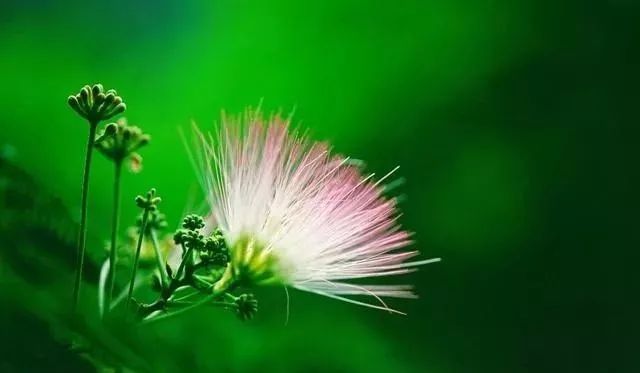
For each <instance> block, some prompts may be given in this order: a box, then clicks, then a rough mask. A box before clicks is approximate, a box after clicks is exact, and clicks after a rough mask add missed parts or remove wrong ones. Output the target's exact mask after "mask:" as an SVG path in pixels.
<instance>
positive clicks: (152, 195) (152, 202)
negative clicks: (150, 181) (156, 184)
mask: <svg viewBox="0 0 640 373" xmlns="http://www.w3.org/2000/svg"><path fill="white" fill-rule="evenodd" d="M161 201H162V199H161V198H160V197H156V189H155V188H151V190H149V191H148V192H147V195H146V196H145V197H143V196H137V197H136V205H137V206H138V207H139V208H141V209H143V210H148V211H150V212H153V211H156V210H157V209H158V204H159V203H160V202H161Z"/></svg>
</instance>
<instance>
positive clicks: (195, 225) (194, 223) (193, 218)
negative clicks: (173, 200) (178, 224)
mask: <svg viewBox="0 0 640 373" xmlns="http://www.w3.org/2000/svg"><path fill="white" fill-rule="evenodd" d="M182 227H183V228H185V229H188V230H192V231H195V230H198V229H201V228H204V220H203V219H202V217H201V216H199V215H196V214H190V215H187V216H185V217H184V219H183V220H182Z"/></svg>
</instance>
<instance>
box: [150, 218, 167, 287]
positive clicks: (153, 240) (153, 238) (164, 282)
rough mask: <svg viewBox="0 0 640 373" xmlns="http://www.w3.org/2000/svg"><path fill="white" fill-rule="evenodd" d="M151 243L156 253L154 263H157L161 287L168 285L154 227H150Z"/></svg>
mask: <svg viewBox="0 0 640 373" xmlns="http://www.w3.org/2000/svg"><path fill="white" fill-rule="evenodd" d="M151 243H152V245H153V250H154V251H155V253H156V264H157V265H158V271H159V272H160V279H161V280H162V288H163V289H164V288H165V286H168V285H169V277H168V276H167V268H166V266H165V264H164V260H163V259H162V253H161V252H160V244H159V243H158V234H157V233H156V231H155V229H151Z"/></svg>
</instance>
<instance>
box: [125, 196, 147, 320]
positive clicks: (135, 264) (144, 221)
mask: <svg viewBox="0 0 640 373" xmlns="http://www.w3.org/2000/svg"><path fill="white" fill-rule="evenodd" d="M148 219H149V210H148V209H145V210H144V214H143V215H142V224H140V235H139V236H138V246H137V247H136V256H135V258H134V260H133V271H131V281H130V282H129V292H128V293H127V303H126V308H125V309H126V310H129V305H130V304H131V297H132V296H133V286H134V284H135V282H136V272H137V271H138V261H139V260H140V249H141V248H142V240H143V238H144V230H145V229H146V227H147V220H148Z"/></svg>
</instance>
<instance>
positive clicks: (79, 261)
mask: <svg viewBox="0 0 640 373" xmlns="http://www.w3.org/2000/svg"><path fill="white" fill-rule="evenodd" d="M97 128H98V121H97V120H93V121H90V122H89V137H88V139H87V151H86V154H85V160H84V172H83V177H82V197H81V200H80V232H79V233H78V251H77V254H76V278H75V283H74V286H73V308H72V311H73V313H74V314H75V313H76V312H77V310H78V304H79V303H80V287H81V284H82V272H83V270H84V257H85V251H86V250H85V247H86V240H87V202H88V196H89V176H90V174H91V172H90V171H91V158H92V155H93V143H94V140H95V137H96V130H97Z"/></svg>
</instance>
